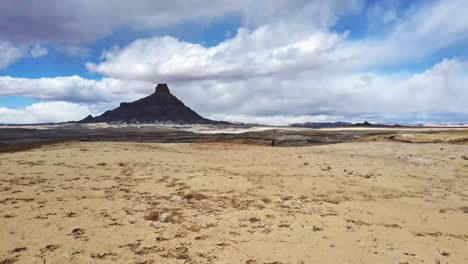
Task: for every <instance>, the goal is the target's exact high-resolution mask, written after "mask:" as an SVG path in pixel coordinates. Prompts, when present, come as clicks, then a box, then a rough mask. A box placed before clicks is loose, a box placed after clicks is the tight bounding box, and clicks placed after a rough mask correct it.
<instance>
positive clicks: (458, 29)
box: [0, 0, 468, 124]
mask: <svg viewBox="0 0 468 264" xmlns="http://www.w3.org/2000/svg"><path fill="white" fill-rule="evenodd" d="M467 17H468V5H467V3H466V0H411V1H409V0H379V1H377V0H329V1H322V0H290V1H283V0H237V1H232V0H192V1H185V0H171V1H162V0H161V1H159V0H133V1H116V0H100V1H96V0H80V1H75V0H15V1H0V123H35V122H59V121H69V120H79V119H82V118H84V117H85V116H86V115H88V114H92V115H98V114H101V113H102V112H104V111H105V110H109V109H113V108H115V107H116V106H118V104H119V103H120V102H121V101H132V100H134V99H137V98H140V97H143V96H146V95H148V94H150V93H152V92H153V91H154V87H155V85H156V84H157V83H161V82H167V83H168V84H169V87H170V88H171V91H172V92H173V93H174V94H175V95H176V96H177V97H179V98H180V99H181V100H182V101H184V102H185V104H186V105H188V106H189V107H191V108H192V109H194V110H196V111H197V112H199V113H200V114H202V115H204V116H206V117H208V118H213V119H218V120H230V121H243V122H261V123H268V124H289V123H292V122H305V121H338V120H342V121H355V122H362V121H363V120H369V121H374V122H389V123H392V122H400V123H421V122H426V123H462V122H464V123H468V56H467V55H468V19H467Z"/></svg>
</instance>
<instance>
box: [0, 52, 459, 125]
mask: <svg viewBox="0 0 468 264" xmlns="http://www.w3.org/2000/svg"><path fill="white" fill-rule="evenodd" d="M467 69H468V62H467V61H463V60H459V59H450V60H443V61H441V62H440V63H439V64H437V65H435V66H434V67H433V68H431V69H429V70H426V71H424V72H421V73H415V74H409V73H395V74H383V73H375V72H369V71H367V72H366V71H363V72H331V71H330V72H328V74H327V75H322V74H313V73H311V72H303V73H298V74H296V75H293V76H276V75H273V76H270V75H268V76H259V77H252V78H248V79H246V80H235V81H233V80H227V81H224V80H218V79H215V80H200V81H196V82H178V83H175V84H174V85H171V84H170V88H171V90H172V92H173V93H174V94H175V95H176V96H177V97H179V98H180V99H181V100H182V101H184V102H185V103H186V105H188V106H189V107H191V108H192V109H194V110H196V111H198V112H199V113H201V114H202V115H205V116H207V117H210V118H213V119H221V120H231V121H234V120H237V121H244V122H261V123H270V124H288V123H293V122H302V121H307V120H315V121H338V120H351V121H362V120H364V119H368V120H372V121H393V120H400V121H408V122H409V121H412V120H426V121H444V120H448V119H450V117H458V118H460V117H463V116H465V117H466V116H468V110H467V108H466V105H468V94H467V93H466V91H465V89H466V87H467V86H468V70H467ZM10 78H11V77H10ZM15 82H18V83H17V86H11V85H8V84H6V85H5V86H4V87H5V88H6V87H10V90H9V92H8V93H6V92H7V90H6V89H4V87H2V86H1V83H2V79H0V94H2V93H3V95H5V94H9V95H14V94H16V92H15V89H14V87H23V89H25V90H23V91H21V92H20V94H28V95H29V96H30V97H34V98H37V99H47V100H59V99H60V100H63V99H64V98H66V97H67V96H69V97H70V98H73V100H74V101H75V102H86V105H87V106H88V108H89V112H90V113H92V114H93V115H96V114H100V113H102V112H103V111H105V110H108V109H112V108H114V107H117V106H118V104H119V102H120V101H132V100H135V99H137V98H140V97H142V96H145V95H147V94H150V93H151V92H153V91H154V90H153V89H154V88H153V87H152V86H153V85H152V84H151V83H149V82H136V81H128V80H127V81H126V80H117V79H112V78H106V79H103V80H101V81H95V80H86V79H83V78H79V77H76V76H75V77H67V78H44V79H19V80H16V79H15V78H11V79H10V80H9V81H8V82H7V83H15ZM32 87H36V88H37V87H40V89H39V91H40V93H35V91H36V90H35V89H33V88H32ZM77 87H80V89H77ZM66 89H68V92H64V93H62V92H63V91H64V90H66ZM73 91H75V92H76V91H80V92H81V93H74V94H73V93H72V92H73ZM81 118H84V116H82V117H81ZM81 118H76V117H73V118H72V117H70V118H69V119H68V120H77V119H81ZM444 118H445V119H444Z"/></svg>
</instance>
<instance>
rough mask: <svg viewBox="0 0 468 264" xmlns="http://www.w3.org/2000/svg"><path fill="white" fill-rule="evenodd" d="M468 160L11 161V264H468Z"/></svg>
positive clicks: (6, 211)
mask: <svg viewBox="0 0 468 264" xmlns="http://www.w3.org/2000/svg"><path fill="white" fill-rule="evenodd" d="M463 156H465V158H463ZM466 156H468V147H467V146H466V145H450V144H409V143H401V142H355V143H346V144H337V145H326V146H313V147H298V148H272V147H266V146H249V145H234V144H221V143H219V144H218V143H211V144H206V143H199V144H145V143H83V142H72V143H66V144H59V145H50V146H46V147H43V148H41V149H35V150H30V151H25V152H18V153H6V154H1V155H0V227H1V228H0V238H1V240H0V263H2V264H6V263H47V264H51V263H60V264H62V263H242V264H244V263H295V264H296V263H468V160H466V159H468V158H467V157H466Z"/></svg>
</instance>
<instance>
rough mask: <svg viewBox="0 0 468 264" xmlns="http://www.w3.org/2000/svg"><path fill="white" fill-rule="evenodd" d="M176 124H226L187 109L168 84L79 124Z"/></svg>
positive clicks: (159, 85)
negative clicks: (172, 92) (143, 96)
mask: <svg viewBox="0 0 468 264" xmlns="http://www.w3.org/2000/svg"><path fill="white" fill-rule="evenodd" d="M100 122H107V123H109V122H121V123H124V122H125V123H174V124H222V123H226V122H219V121H213V120H210V119H206V118H204V117H202V116H200V115H199V114H197V113H196V112H195V111H193V110H192V109H190V108H189V107H187V106H186V105H185V104H184V103H183V102H182V101H180V100H179V99H178V98H177V97H175V96H174V95H172V94H171V92H170V90H169V87H168V86H167V84H158V85H157V86H156V89H155V92H154V93H153V94H151V95H149V96H147V97H145V98H142V99H139V100H137V101H135V102H131V103H121V104H120V106H119V107H118V108H116V109H114V110H110V111H107V112H105V113H104V114H102V115H100V116H97V117H93V116H87V117H86V118H84V119H83V120H81V121H79V123H100Z"/></svg>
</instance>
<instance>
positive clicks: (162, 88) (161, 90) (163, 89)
mask: <svg viewBox="0 0 468 264" xmlns="http://www.w3.org/2000/svg"><path fill="white" fill-rule="evenodd" d="M155 93H156V94H170V93H171V92H170V91H169V87H168V86H167V84H165V83H158V86H156V91H155Z"/></svg>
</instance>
